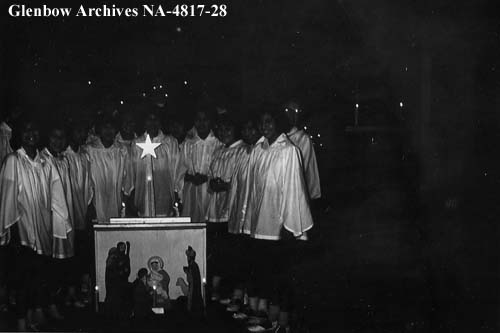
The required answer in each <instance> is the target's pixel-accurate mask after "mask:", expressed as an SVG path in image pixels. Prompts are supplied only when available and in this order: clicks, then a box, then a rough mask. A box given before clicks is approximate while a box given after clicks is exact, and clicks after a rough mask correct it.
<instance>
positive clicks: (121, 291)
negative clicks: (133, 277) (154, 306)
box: [104, 242, 130, 318]
mask: <svg viewBox="0 0 500 333" xmlns="http://www.w3.org/2000/svg"><path fill="white" fill-rule="evenodd" d="M129 275H130V243H129V242H126V244H125V243H124V242H119V243H118V244H117V246H116V247H112V248H111V249H109V252H108V258H107V259H106V272H105V277H104V279H105V285H106V299H105V301H104V302H105V305H106V313H107V314H108V315H109V316H110V317H112V318H123V317H124V316H125V314H126V312H127V304H128V302H127V301H128V299H127V295H129V293H130V285H129V282H128V277H129Z"/></svg>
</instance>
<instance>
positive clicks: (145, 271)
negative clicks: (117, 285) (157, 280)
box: [137, 267, 148, 279]
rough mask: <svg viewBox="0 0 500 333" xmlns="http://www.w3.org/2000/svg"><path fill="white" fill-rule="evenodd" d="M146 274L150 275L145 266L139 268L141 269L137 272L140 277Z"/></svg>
mask: <svg viewBox="0 0 500 333" xmlns="http://www.w3.org/2000/svg"><path fill="white" fill-rule="evenodd" d="M145 276H148V270H147V269H146V268H144V267H143V268H141V269H139V271H138V272H137V277H138V278H139V279H142V278H143V277H145Z"/></svg>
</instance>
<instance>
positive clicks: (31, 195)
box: [0, 148, 71, 257]
mask: <svg viewBox="0 0 500 333" xmlns="http://www.w3.org/2000/svg"><path fill="white" fill-rule="evenodd" d="M16 223H17V225H18V230H19V237H20V242H21V244H22V245H23V246H27V247H30V248H31V249H33V250H34V251H35V252H36V253H38V254H41V255H46V256H54V257H59V253H57V252H56V253H54V251H53V245H54V244H53V240H54V238H59V239H66V238H67V235H68V233H69V232H70V231H71V227H70V225H69V216H68V207H67V204H66V198H65V197H64V190H63V187H62V183H61V178H60V177H59V173H58V172H57V170H56V169H55V168H54V167H53V165H52V164H51V163H47V162H46V161H45V160H44V159H43V158H42V157H41V156H40V154H38V153H37V156H36V157H35V159H34V160H32V159H30V158H29V157H28V155H27V154H26V151H25V150H24V149H23V148H21V149H18V150H17V151H16V152H15V153H14V154H10V155H8V156H7V158H6V159H5V162H4V164H3V166H2V169H1V171H0V244H1V245H5V244H7V243H9V241H10V227H12V226H13V225H15V224H16Z"/></svg>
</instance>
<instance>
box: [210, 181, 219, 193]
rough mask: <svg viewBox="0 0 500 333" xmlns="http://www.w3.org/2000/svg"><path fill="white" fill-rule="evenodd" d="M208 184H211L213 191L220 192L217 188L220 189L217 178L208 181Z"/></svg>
mask: <svg viewBox="0 0 500 333" xmlns="http://www.w3.org/2000/svg"><path fill="white" fill-rule="evenodd" d="M208 185H209V186H210V189H211V190H212V191H213V192H218V191H217V189H218V186H217V185H218V183H217V179H210V182H209V183H208Z"/></svg>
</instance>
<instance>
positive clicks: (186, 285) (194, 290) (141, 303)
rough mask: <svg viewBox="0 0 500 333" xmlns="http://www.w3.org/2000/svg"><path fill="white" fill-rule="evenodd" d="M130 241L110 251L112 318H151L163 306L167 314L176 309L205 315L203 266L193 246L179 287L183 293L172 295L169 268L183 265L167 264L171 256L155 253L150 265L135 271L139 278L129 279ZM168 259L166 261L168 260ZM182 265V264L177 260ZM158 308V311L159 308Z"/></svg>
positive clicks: (108, 280) (107, 299)
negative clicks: (200, 265) (175, 296)
mask: <svg viewBox="0 0 500 333" xmlns="http://www.w3.org/2000/svg"><path fill="white" fill-rule="evenodd" d="M130 247H131V245H130V242H128V241H127V242H123V241H120V242H118V244H117V245H116V246H114V247H112V248H111V249H109V251H108V257H107V259H106V270H105V282H106V284H105V285H106V297H105V301H104V311H105V313H106V315H107V317H108V318H114V319H119V318H135V319H137V320H144V319H147V318H150V317H151V316H152V315H153V314H154V313H155V312H156V313H158V312H157V311H158V310H159V309H160V310H161V313H166V312H167V311H169V310H172V309H173V308H175V309H176V310H180V311H186V312H189V313H192V314H193V315H196V316H198V315H202V314H203V310H204V302H203V298H202V295H203V291H202V290H203V285H202V278H201V273H200V268H199V266H198V264H197V263H196V261H195V259H196V251H195V250H194V249H193V248H192V247H191V246H190V245H189V246H188V248H187V249H186V250H185V251H184V254H185V258H186V259H185V260H186V262H187V266H185V263H186V262H184V265H183V266H182V271H183V273H184V275H183V276H178V277H177V279H176V280H175V281H176V283H175V286H172V288H178V289H179V290H180V295H181V296H179V297H177V298H174V299H171V297H170V290H171V289H170V288H171V286H170V281H171V278H170V275H169V273H168V270H169V269H170V270H175V268H177V269H180V268H181V267H167V265H166V262H167V260H168V259H167V256H166V255H163V256H159V255H154V256H151V257H149V259H148V260H147V262H146V263H145V264H146V267H147V268H146V267H140V268H139V269H137V270H135V269H134V271H135V272H137V274H135V276H134V278H135V280H134V281H133V282H129V277H131V274H130V272H131V268H130ZM164 259H165V260H164ZM176 264H177V265H180V264H181V263H180V262H179V263H176ZM155 310H156V311H155Z"/></svg>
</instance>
